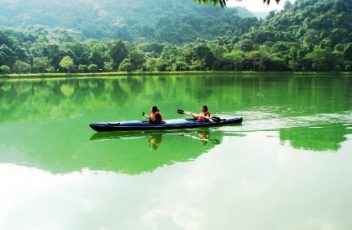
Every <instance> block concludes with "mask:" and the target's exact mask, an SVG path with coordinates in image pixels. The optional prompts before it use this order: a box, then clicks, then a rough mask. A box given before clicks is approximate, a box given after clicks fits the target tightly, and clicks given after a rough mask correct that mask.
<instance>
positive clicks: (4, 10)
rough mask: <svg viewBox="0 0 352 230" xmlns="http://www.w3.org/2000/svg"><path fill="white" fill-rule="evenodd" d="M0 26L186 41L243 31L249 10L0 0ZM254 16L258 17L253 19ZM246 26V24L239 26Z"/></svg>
mask: <svg viewBox="0 0 352 230" xmlns="http://www.w3.org/2000/svg"><path fill="white" fill-rule="evenodd" d="M0 5H1V7H0V26H8V27H15V28H21V29H24V28H27V27H29V26H38V25H40V26H45V27H49V28H61V29H66V30H71V31H74V32H76V33H77V34H79V36H80V37H82V38H83V39H89V38H93V39H123V40H127V41H133V42H135V41H143V40H149V41H150V40H152V41H158V42H161V41H166V42H170V43H183V42H189V41H193V40H195V39H197V38H201V39H212V38H214V37H217V36H226V35H229V36H233V35H240V34H242V33H243V32H245V31H246V30H247V29H249V28H245V27H242V26H241V25H242V24H243V23H242V18H243V17H247V18H248V17H254V15H253V14H252V13H250V12H249V11H248V10H246V9H245V8H237V9H234V8H226V9H222V8H220V7H216V6H212V5H199V4H196V3H194V2H193V1H192V0H177V1H168V0H148V1H145V0H134V1H130V0H118V1H116V0H104V1H98V0H76V1H71V0H60V1H52V0H0ZM251 20H253V19H251ZM239 27H240V28H239Z"/></svg>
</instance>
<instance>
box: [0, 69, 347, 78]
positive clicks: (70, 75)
mask: <svg viewBox="0 0 352 230" xmlns="http://www.w3.org/2000/svg"><path fill="white" fill-rule="evenodd" d="M207 74H209V75H213V74H221V75H256V74H260V75H278V74H280V75H282V74H287V75H297V76H302V75H335V76H337V75H338V76H352V72H291V71H153V72H150V71H134V72H98V73H28V74H20V75H19V74H3V75H2V74H0V79H4V80H5V79H31V78H33V79H37V78H39V79H46V78H87V77H92V78H95V77H117V76H156V75H162V76H165V75H207Z"/></svg>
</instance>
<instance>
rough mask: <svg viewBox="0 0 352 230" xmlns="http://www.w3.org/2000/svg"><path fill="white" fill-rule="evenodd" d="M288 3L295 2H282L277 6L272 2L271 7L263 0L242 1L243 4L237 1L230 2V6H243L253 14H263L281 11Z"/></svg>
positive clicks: (272, 0)
mask: <svg viewBox="0 0 352 230" xmlns="http://www.w3.org/2000/svg"><path fill="white" fill-rule="evenodd" d="M286 1H291V2H292V3H293V2H294V1H295V0H281V2H280V3H279V4H277V3H276V2H275V1H274V0H271V3H270V5H269V6H268V5H267V4H264V3H263V1H262V0H242V2H238V1H236V0H229V1H228V5H229V6H242V7H245V8H247V9H249V10H250V11H253V12H262V11H272V10H281V9H282V8H283V7H284V5H285V2H286Z"/></svg>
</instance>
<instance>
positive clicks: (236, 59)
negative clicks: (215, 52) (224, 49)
mask: <svg viewBox="0 0 352 230" xmlns="http://www.w3.org/2000/svg"><path fill="white" fill-rule="evenodd" d="M244 57H245V55H244V53H243V52H242V51H240V50H232V51H231V52H230V53H225V54H224V58H225V59H227V60H229V61H230V62H232V63H233V65H234V66H235V70H237V69H238V67H240V65H241V64H242V62H243V60H244Z"/></svg>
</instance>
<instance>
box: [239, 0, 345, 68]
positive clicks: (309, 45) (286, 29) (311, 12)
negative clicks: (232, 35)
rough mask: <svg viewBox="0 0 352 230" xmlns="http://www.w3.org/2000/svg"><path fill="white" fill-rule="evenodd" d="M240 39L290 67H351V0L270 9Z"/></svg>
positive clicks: (304, 1)
mask: <svg viewBox="0 0 352 230" xmlns="http://www.w3.org/2000/svg"><path fill="white" fill-rule="evenodd" d="M241 40H246V41H247V43H249V44H255V45H254V47H255V46H257V49H258V50H261V51H262V53H264V54H265V53H270V55H271V56H274V57H277V58H278V59H281V60H283V61H284V62H283V63H284V64H285V65H286V66H287V67H288V68H289V69H292V70H318V71H319V70H343V69H350V68H351V62H350V61H352V0H297V1H296V3H295V4H290V3H287V4H286V5H285V10H283V11H281V12H278V13H276V14H275V13H274V12H271V13H270V14H269V16H268V17H267V18H266V20H264V21H263V22H262V23H261V25H260V26H259V27H258V28H256V29H255V30H252V31H251V32H249V33H248V34H246V35H244V36H243V37H242V39H241ZM266 51H267V52H266ZM347 66H348V68H346V67H347Z"/></svg>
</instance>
